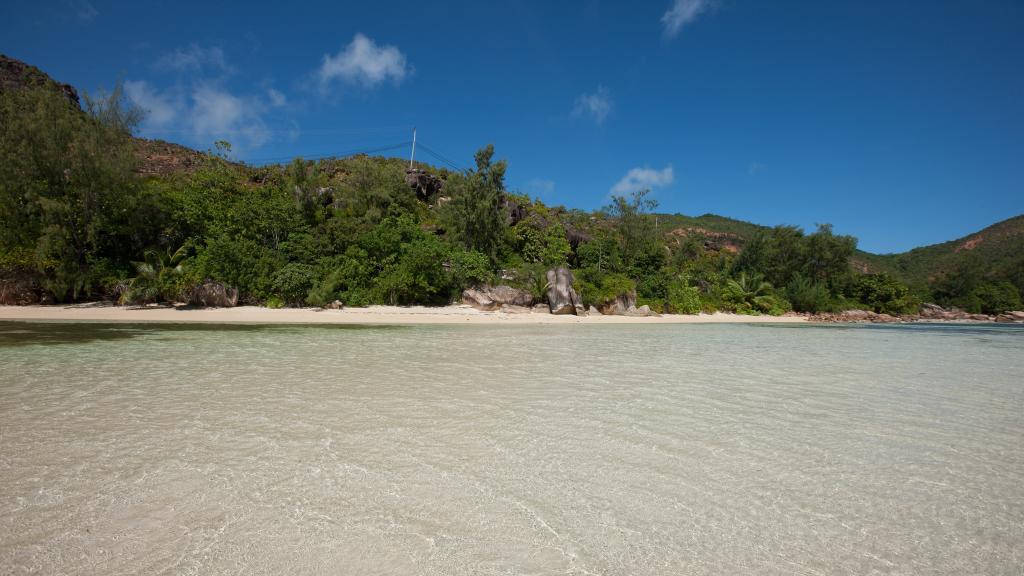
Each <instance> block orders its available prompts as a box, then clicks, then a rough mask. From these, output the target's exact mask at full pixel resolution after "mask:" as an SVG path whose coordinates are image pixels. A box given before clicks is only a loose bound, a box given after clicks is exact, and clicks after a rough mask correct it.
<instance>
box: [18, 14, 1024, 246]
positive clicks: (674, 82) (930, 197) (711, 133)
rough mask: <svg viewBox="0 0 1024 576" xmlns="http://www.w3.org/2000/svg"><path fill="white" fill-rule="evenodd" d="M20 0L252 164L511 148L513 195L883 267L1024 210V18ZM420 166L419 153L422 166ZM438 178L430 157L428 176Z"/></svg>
mask: <svg viewBox="0 0 1024 576" xmlns="http://www.w3.org/2000/svg"><path fill="white" fill-rule="evenodd" d="M289 4H290V3H285V2H274V3H265V2H249V3H246V4H244V5H241V4H239V5H238V6H228V5H226V3H212V2H197V3H193V2H185V1H176V2H137V3H127V2H125V3H113V2H102V1H100V0H67V1H57V2H17V1H12V2H5V3H4V5H3V6H2V7H0V52H3V53H5V54H8V55H10V56H13V57H16V58H20V59H23V60H25V61H27V62H29V63H32V64H35V65H37V66H39V67H40V68H42V69H43V70H44V71H46V72H48V73H49V74H51V75H52V76H53V77H54V78H56V79H58V80H60V81H62V82H68V83H71V84H73V85H75V86H77V87H79V88H80V89H84V90H86V91H89V92H96V91H100V90H102V89H105V88H110V87H112V86H113V85H114V84H115V83H116V82H117V81H118V80H121V81H123V82H124V85H125V87H126V89H127V91H128V93H129V94H130V95H131V96H132V98H134V99H135V100H136V101H138V102H139V103H140V104H141V105H142V106H143V107H145V108H146V109H148V110H149V111H150V114H149V118H148V119H147V121H146V123H145V124H144V125H143V126H142V135H144V136H149V137H158V138H164V139H167V140H172V141H177V142H181V143H184V144H187V145H190V146H194V147H197V148H201V149H207V148H209V147H210V146H211V145H212V142H213V141H214V140H217V139H221V138H224V139H227V140H229V141H231V142H232V143H233V144H234V146H235V153H236V156H237V157H238V158H240V159H242V160H246V161H249V162H255V163H262V162H266V161H269V160H285V159H288V158H290V157H292V156H296V155H301V156H305V157H318V156H323V155H329V154H337V153H342V152H349V151H356V150H365V149H372V148H377V147H386V146H389V145H392V144H397V143H401V142H403V141H406V140H408V139H409V137H410V134H409V132H410V130H411V127H412V126H414V125H415V126H417V127H418V130H419V138H420V139H421V141H422V142H423V143H425V144H426V145H427V146H428V147H429V149H430V150H432V151H435V152H437V153H440V154H441V155H442V156H444V157H445V158H447V159H449V160H451V161H453V162H454V163H455V164H457V165H461V166H467V165H469V164H470V163H471V158H472V153H473V151H474V150H476V149H477V148H478V147H480V146H481V145H484V144H486V143H488V142H490V143H494V145H495V147H496V149H497V154H498V156H499V157H503V158H507V159H508V160H509V162H510V168H509V172H508V178H507V180H508V183H509V185H510V187H511V188H512V189H515V190H518V191H522V192H526V193H529V194H531V195H533V196H539V197H540V198H541V199H543V200H544V201H545V202H547V203H549V204H565V205H567V206H570V207H579V208H584V209H592V208H597V207H600V206H602V205H604V204H605V203H607V200H608V198H609V195H610V194H612V193H613V192H626V191H629V190H631V189H634V188H637V187H650V188H651V189H652V190H653V193H654V197H655V198H656V199H657V200H658V201H659V202H660V207H659V211H665V212H682V213H684V214H689V215H698V214H703V213H707V212H712V213H716V214H722V215H725V216H730V217H734V218H741V219H744V220H750V221H753V222H757V223H761V224H768V225H774V224H796V225H800V226H804V227H805V228H807V229H813V227H814V225H815V223H818V222H829V223H832V224H834V226H835V229H836V231H837V232H840V233H846V234H853V235H855V236H857V237H858V238H860V246H861V248H864V249H866V250H870V251H874V252H890V251H901V250H905V249H908V248H911V247H914V246H918V245H924V244H930V243H935V242H941V241H944V240H949V239H952V238H956V237H959V236H962V235H965V234H967V233H970V232H972V231H975V230H977V229H979V228H982V227H984V226H986V225H988V224H991V223H993V222H995V221H998V220H1002V219H1004V218H1007V217H1010V216H1014V215H1017V214H1020V213H1021V212H1024V187H1022V184H1021V183H1022V177H1024V174H1022V168H1024V72H1022V71H1024V62H1022V60H1024V57H1022V55H1024V3H1022V2H1016V1H1005V2H1003V1H997V0H993V1H979V2H963V1H955V2H944V1H935V2H920V1H916V2H905V1H898V0H897V1H878V2H871V1H866V2H865V1H859V2H839V1H836V2H821V1H820V0H813V1H796V0H794V1H790V2H763V1H755V0H717V1H716V0H658V1H649V2H629V3H626V2H596V1H594V2H501V3H498V2H479V1H473V2H452V3H447V4H445V5H442V4H441V3H433V2H408V3H405V2H388V3H379V2H330V3H327V2H325V3H322V4H320V5H307V6H304V7H302V8H298V7H293V6H291V5H289ZM394 153H396V154H405V153H406V152H405V151H403V150H397V151H396V152H394ZM424 158H425V159H430V158H428V157H427V156H424Z"/></svg>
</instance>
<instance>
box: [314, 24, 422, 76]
mask: <svg viewBox="0 0 1024 576" xmlns="http://www.w3.org/2000/svg"><path fill="white" fill-rule="evenodd" d="M409 73H410V68H409V66H408V64H407V63H406V57H405V54H403V53H402V51H401V50H399V49H398V48H396V47H395V46H390V45H382V46H378V45H377V43H375V42H374V41H373V40H371V39H370V38H368V37H366V36H365V35H363V34H356V35H355V37H354V38H352V42H350V43H349V44H348V46H346V47H345V48H344V49H342V50H341V51H340V52H338V53H337V54H335V55H333V56H332V55H330V54H325V55H324V58H323V63H321V65H320V68H319V69H318V70H317V76H318V77H319V79H320V85H321V87H326V86H327V85H328V84H330V83H331V82H332V81H334V80H341V81H343V82H347V83H350V84H361V85H363V86H365V87H368V88H371V87H373V86H376V85H378V84H380V83H381V82H384V81H387V80H391V81H393V82H394V83H395V84H399V83H401V82H402V80H403V79H405V77H406V75H408V74H409Z"/></svg>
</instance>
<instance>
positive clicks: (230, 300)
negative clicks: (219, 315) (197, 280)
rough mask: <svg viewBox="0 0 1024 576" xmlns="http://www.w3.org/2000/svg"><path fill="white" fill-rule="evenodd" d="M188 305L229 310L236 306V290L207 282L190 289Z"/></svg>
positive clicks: (210, 281)
mask: <svg viewBox="0 0 1024 576" xmlns="http://www.w3.org/2000/svg"><path fill="white" fill-rule="evenodd" d="M188 303H189V304H192V305H195V306H215V307H219V308H230V307H232V306H237V305H238V289H237V288H231V287H230V286H225V285H224V284H221V283H220V282H214V281H212V280H207V281H206V282H203V283H202V284H199V285H198V286H196V287H195V288H193V289H192V293H191V294H189V298H188Z"/></svg>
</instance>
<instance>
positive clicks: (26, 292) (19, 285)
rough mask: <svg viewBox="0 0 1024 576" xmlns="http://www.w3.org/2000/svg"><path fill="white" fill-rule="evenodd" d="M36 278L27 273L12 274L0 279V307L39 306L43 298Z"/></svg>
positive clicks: (42, 292) (42, 291)
mask: <svg viewBox="0 0 1024 576" xmlns="http://www.w3.org/2000/svg"><path fill="white" fill-rule="evenodd" d="M44 292H45V291H44V290H43V289H42V287H40V286H39V282H38V281H37V279H36V277H35V276H34V275H32V274H29V273H18V272H12V273H10V274H8V275H5V276H4V277H0V305H3V306H28V305H30V304H39V303H40V302H41V301H42V298H43V296H44Z"/></svg>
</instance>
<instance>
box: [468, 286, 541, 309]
mask: <svg viewBox="0 0 1024 576" xmlns="http://www.w3.org/2000/svg"><path fill="white" fill-rule="evenodd" d="M462 302H463V303H464V304H469V305H470V306H472V307H473V308H476V309H477V310H484V311H487V312H489V311H491V310H497V309H499V308H501V307H502V306H518V307H523V308H526V307H529V306H532V305H533V296H532V295H531V294H530V293H529V292H527V291H526V290H520V289H518V288H513V287H511V286H477V287H476V288H467V289H466V290H463V291H462Z"/></svg>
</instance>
